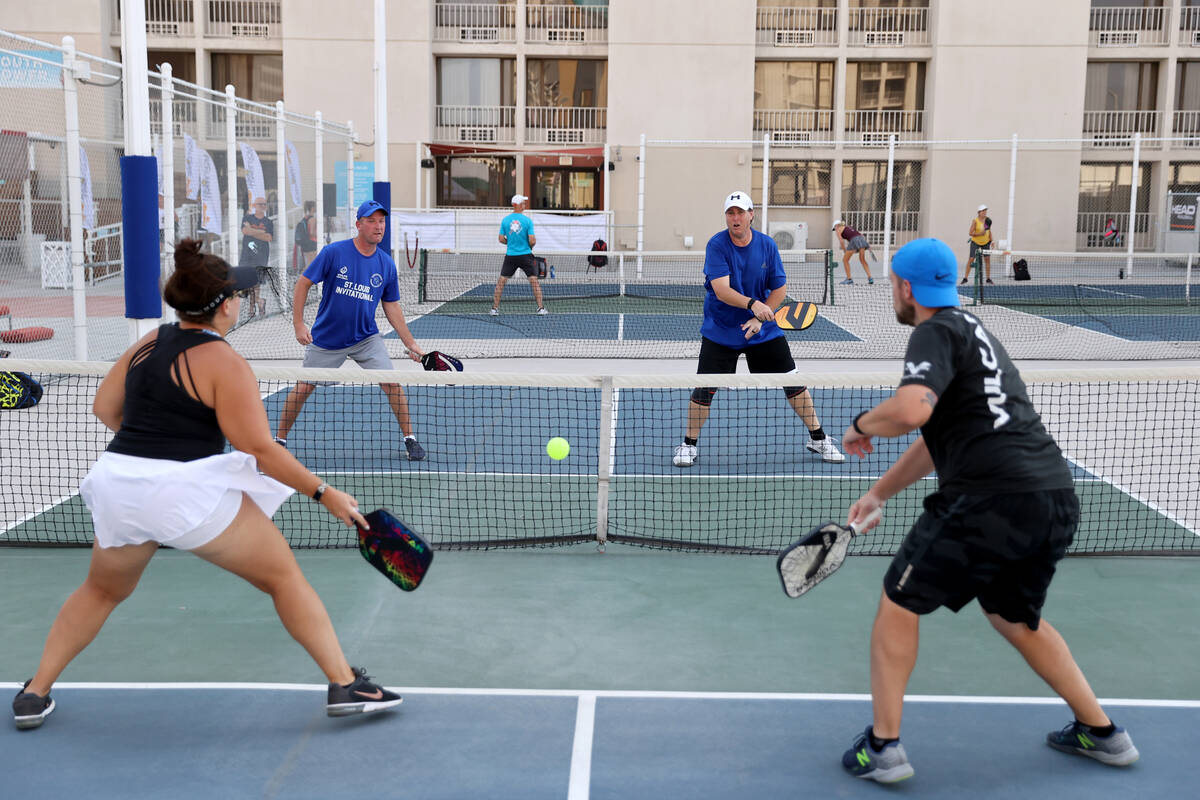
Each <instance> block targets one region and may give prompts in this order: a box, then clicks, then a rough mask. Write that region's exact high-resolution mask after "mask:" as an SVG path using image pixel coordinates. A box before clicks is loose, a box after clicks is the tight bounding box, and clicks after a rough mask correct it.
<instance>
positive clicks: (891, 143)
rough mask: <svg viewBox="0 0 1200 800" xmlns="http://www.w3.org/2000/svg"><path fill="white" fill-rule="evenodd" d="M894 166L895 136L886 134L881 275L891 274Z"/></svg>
mask: <svg viewBox="0 0 1200 800" xmlns="http://www.w3.org/2000/svg"><path fill="white" fill-rule="evenodd" d="M895 166H896V134H894V133H892V134H888V166H887V184H886V194H887V197H886V198H884V202H883V274H884V275H890V274H891V263H892V261H891V253H892V176H893V174H894V172H895Z"/></svg>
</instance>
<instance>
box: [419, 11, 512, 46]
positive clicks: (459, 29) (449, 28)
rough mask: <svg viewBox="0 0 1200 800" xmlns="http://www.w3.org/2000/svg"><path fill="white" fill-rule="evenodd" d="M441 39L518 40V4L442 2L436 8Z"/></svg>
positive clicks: (437, 38) (435, 34)
mask: <svg viewBox="0 0 1200 800" xmlns="http://www.w3.org/2000/svg"><path fill="white" fill-rule="evenodd" d="M433 12H434V24H433V39H434V41H437V42H469V43H471V44H482V43H486V42H515V41H516V40H517V7H516V5H515V4H513V3H507V4H497V3H438V4H437V5H435V6H434V7H433Z"/></svg>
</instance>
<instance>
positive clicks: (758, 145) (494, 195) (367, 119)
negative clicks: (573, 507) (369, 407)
mask: <svg viewBox="0 0 1200 800" xmlns="http://www.w3.org/2000/svg"><path fill="white" fill-rule="evenodd" d="M118 5H119V4H118V3H117V0H101V2H100V3H99V5H97V3H96V2H95V0H51V2H46V3H27V4H25V3H23V4H10V6H11V7H10V8H8V9H6V13H5V20H4V23H3V25H4V27H6V28H8V29H10V30H14V31H16V32H18V33H21V34H25V35H28V36H34V37H38V38H42V39H45V40H48V41H51V42H57V41H58V40H59V39H60V38H61V36H62V35H64V34H71V35H73V36H75V38H76V41H77V44H78V46H79V49H80V50H82V51H87V52H93V53H97V54H99V55H104V56H109V57H113V56H115V55H118V54H119V52H120V45H121V35H120V24H119V16H118V11H117V7H118ZM145 7H146V11H147V21H146V28H147V34H148V42H149V50H150V53H149V55H150V62H151V63H152V64H157V63H163V62H169V63H171V64H172V67H173V69H174V74H175V75H176V76H177V77H180V78H183V79H185V80H189V81H193V82H196V83H199V84H201V85H204V86H211V87H214V88H217V89H222V88H223V87H224V85H225V84H226V83H233V84H235V85H236V86H237V87H238V93H239V95H241V96H244V97H246V98H248V99H250V100H259V101H265V102H273V101H275V100H277V99H283V100H284V101H285V103H286V105H287V106H288V107H289V108H292V109H296V110H301V111H305V112H311V111H312V110H316V109H319V110H320V111H322V112H323V114H324V115H325V117H326V118H327V119H333V120H353V121H354V122H355V125H356V129H357V131H358V133H359V138H360V140H361V141H362V142H363V143H372V142H373V138H374V136H373V131H372V119H373V114H374V109H373V101H372V97H373V90H372V86H373V63H374V51H373V39H374V30H373V3H372V2H370V0H351V1H350V2H339V3H334V2H329V0H286V1H281V0H148V2H146V6H145ZM387 79H388V100H389V106H388V119H389V122H388V125H389V127H388V132H389V140H390V141H389V142H388V143H387V146H388V153H389V158H388V161H389V165H390V170H389V175H388V177H389V179H390V180H391V182H392V198H393V204H394V205H395V206H397V207H407V208H422V207H426V208H427V207H458V206H483V207H502V206H504V205H505V204H506V202H507V200H508V197H509V196H510V195H511V194H513V193H514V192H518V191H519V192H522V193H525V194H528V195H529V196H530V197H531V198H532V206H533V208H535V209H539V208H548V209H564V210H579V211H585V210H593V211H594V210H601V209H604V208H605V207H606V203H607V208H608V209H609V210H611V213H612V221H613V223H614V225H615V227H614V229H613V230H614V233H613V234H612V236H613V239H614V241H613V242H612V245H613V246H614V247H628V248H632V247H636V246H637V243H638V234H639V222H640V223H641V224H640V231H641V235H642V245H643V247H644V248H645V249H679V248H681V247H684V246H685V245H686V244H687V243H688V242H689V241H690V242H691V244H692V246H695V247H701V246H703V242H704V240H705V239H706V238H707V236H708V235H709V234H711V233H712V232H713V231H715V230H717V229H719V228H720V226H721V224H722V219H721V213H720V210H719V209H720V205H719V204H720V200H721V197H722V196H723V195H724V194H726V193H727V192H729V191H731V190H732V189H735V188H743V189H748V190H749V191H751V193H752V195H753V196H754V198H755V199H756V201H759V203H760V206H761V205H762V201H763V200H765V201H766V205H767V208H766V209H761V208H760V212H759V213H760V217H761V216H762V215H763V212H764V211H765V212H766V213H767V214H769V221H770V225H771V226H772V227H775V226H779V225H785V224H786V225H791V224H794V223H799V222H802V223H806V224H807V230H808V238H807V242H808V245H809V246H816V247H821V246H828V245H829V244H830V234H829V228H830V223H831V221H832V220H833V219H835V218H839V217H841V218H845V219H846V220H847V221H849V222H850V223H851V224H852V225H854V226H856V227H858V228H860V229H861V230H863V231H864V232H865V233H867V234H868V235H869V236H870V237H872V238H873V239H874V240H875V241H876V242H877V243H882V238H883V235H884V230H885V228H890V230H891V232H892V235H893V241H892V242H891V243H892V244H899V243H901V242H903V241H904V240H906V239H909V238H912V237H914V236H917V235H936V236H941V237H943V238H945V239H947V240H948V241H950V242H952V243H953V244H954V245H955V247H956V248H959V249H961V250H963V251H964V253H965V250H966V246H965V242H966V228H967V224H968V222H969V220H970V218H971V217H972V216H973V215H974V213H975V209H976V206H977V205H979V204H980V203H986V204H987V205H988V207H989V215H990V216H991V217H992V218H993V219H994V223H995V227H996V230H997V231H998V237H997V238H1001V239H1004V238H1007V235H1008V231H1009V230H1010V227H1009V226H1010V224H1011V230H1012V236H1013V241H1012V244H1013V246H1014V247H1019V248H1021V249H1026V250H1076V249H1088V248H1092V247H1100V246H1104V245H1105V244H1110V245H1111V244H1112V240H1111V239H1110V240H1109V241H1108V242H1107V243H1106V242H1105V241H1104V238H1103V236H1102V231H1103V230H1104V228H1105V227H1106V226H1107V225H1108V224H1109V220H1110V219H1111V220H1114V221H1115V222H1116V225H1117V227H1118V229H1120V230H1121V232H1122V235H1123V234H1125V233H1128V232H1132V233H1133V236H1134V244H1135V246H1136V247H1138V248H1139V249H1157V248H1159V247H1160V246H1161V245H1162V239H1161V235H1162V233H1163V230H1162V228H1163V226H1162V223H1161V220H1162V219H1163V215H1164V213H1165V206H1166V200H1167V196H1168V192H1172V191H1174V192H1180V191H1197V190H1200V159H1196V158H1195V157H1194V156H1193V153H1194V152H1197V151H1196V150H1195V148H1196V147H1197V146H1200V138H1190V137H1193V136H1194V135H1195V134H1197V133H1200V0H1090V1H1089V0H1057V1H1056V2H1045V0H1004V2H994V0H993V2H984V1H983V0H757V2H755V0H721V2H716V1H715V0H574V1H573V2H572V0H491V1H490V2H489V1H488V0H463V1H456V2H450V1H449V0H392V2H389V3H388V4H387ZM1014 134H1015V135H1016V136H1017V141H1018V145H1017V148H1016V149H1015V159H1014V148H1013V146H1012V144H1011V142H1012V137H1013V135H1014ZM1135 134H1137V135H1140V137H1141V138H1144V139H1146V141H1141V142H1139V143H1138V144H1137V147H1138V150H1139V164H1140V167H1139V169H1138V175H1137V192H1136V207H1135V211H1136V213H1135V215H1134V217H1133V219H1132V221H1131V220H1130V218H1129V211H1130V201H1131V184H1132V183H1133V169H1132V165H1133V161H1134V147H1135V143H1134V136H1135ZM643 137H645V139H646V140H647V144H646V146H645V149H644V151H643V150H642V147H641V144H642V140H643ZM764 140H765V142H766V146H765V147H764ZM893 141H894V147H895V150H894V161H893V163H892V181H891V186H892V190H891V192H890V211H891V224H890V225H887V224H886V223H885V210H886V209H887V208H888V207H889V202H888V200H889V192H888V191H887V190H886V186H887V178H888V145H889V143H891V142H893ZM375 145H376V146H377V145H378V143H375ZM764 151H769V155H768V163H769V176H770V179H769V187H768V190H767V191H766V192H765V194H764V188H763V185H762V184H763V174H764V170H763V157H764ZM643 152H644V156H645V161H644V162H640V161H639V155H641V154H642V153H643ZM372 153H373V150H372V147H371V146H368V145H367V144H363V145H362V146H360V148H359V154H358V158H360V159H364V160H367V161H370V160H372V158H373V156H372ZM606 154H607V158H606V157H605V156H606ZM606 161H607V163H606ZM422 164H424V165H425V166H422ZM430 165H432V166H430ZM606 167H607V168H606ZM333 169H334V166H333V165H332V164H326V165H325V170H326V172H327V173H328V177H327V180H329V181H332V180H333ZM643 179H644V184H643V183H642V180H643ZM643 187H644V188H643ZM1010 198H1011V199H1010ZM1010 202H1011V205H1010ZM760 221H761V219H760ZM689 237H690V239H689Z"/></svg>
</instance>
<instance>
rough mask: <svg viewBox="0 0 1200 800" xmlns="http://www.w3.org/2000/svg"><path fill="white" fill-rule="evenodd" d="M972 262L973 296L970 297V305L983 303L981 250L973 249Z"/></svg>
mask: <svg viewBox="0 0 1200 800" xmlns="http://www.w3.org/2000/svg"><path fill="white" fill-rule="evenodd" d="M974 262H975V263H973V264H972V265H971V266H972V267H974V269H975V296H974V298H972V302H971V305H974V306H981V305H983V250H976V251H975V258H974Z"/></svg>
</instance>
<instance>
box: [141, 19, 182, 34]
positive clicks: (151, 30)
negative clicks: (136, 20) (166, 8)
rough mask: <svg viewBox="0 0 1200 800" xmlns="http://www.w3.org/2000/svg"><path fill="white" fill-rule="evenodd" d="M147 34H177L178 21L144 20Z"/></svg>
mask: <svg viewBox="0 0 1200 800" xmlns="http://www.w3.org/2000/svg"><path fill="white" fill-rule="evenodd" d="M146 35H147V36H178V35H179V23H178V22H150V21H147V22H146Z"/></svg>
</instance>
